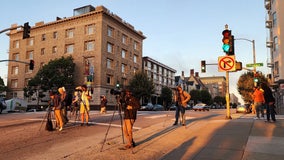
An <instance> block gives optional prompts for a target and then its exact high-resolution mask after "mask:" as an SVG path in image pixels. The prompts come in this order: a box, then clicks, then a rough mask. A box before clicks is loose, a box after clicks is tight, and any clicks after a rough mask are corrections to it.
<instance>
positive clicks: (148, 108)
mask: <svg viewBox="0 0 284 160" xmlns="http://www.w3.org/2000/svg"><path fill="white" fill-rule="evenodd" d="M153 108H154V106H153V104H152V103H147V104H146V105H142V106H141V108H140V110H141V111H152V110H153Z"/></svg>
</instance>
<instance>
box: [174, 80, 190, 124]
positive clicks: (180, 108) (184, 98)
mask: <svg viewBox="0 0 284 160" xmlns="http://www.w3.org/2000/svg"><path fill="white" fill-rule="evenodd" d="M190 98H191V96H190V94H189V93H187V92H186V91H184V90H183V89H182V88H181V86H180V85H178V86H177V89H176V93H175V101H176V115H175V118H176V120H175V123H174V124H173V125H177V124H178V120H179V117H180V116H181V123H182V125H183V126H185V108H186V107H187V102H188V101H189V100H190Z"/></svg>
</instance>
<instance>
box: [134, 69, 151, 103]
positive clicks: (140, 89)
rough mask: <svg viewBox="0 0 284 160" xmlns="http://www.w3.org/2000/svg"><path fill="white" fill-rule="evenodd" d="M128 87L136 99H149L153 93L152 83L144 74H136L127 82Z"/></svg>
mask: <svg viewBox="0 0 284 160" xmlns="http://www.w3.org/2000/svg"><path fill="white" fill-rule="evenodd" d="M129 87H130V88H131V91H132V93H133V95H134V96H135V97H137V98H138V99H141V97H147V98H150V97H151V95H152V94H153V93H154V83H153V81H152V80H151V79H150V78H148V76H147V74H146V73H144V72H138V73H136V74H135V75H134V76H133V78H132V79H131V80H130V81H129Z"/></svg>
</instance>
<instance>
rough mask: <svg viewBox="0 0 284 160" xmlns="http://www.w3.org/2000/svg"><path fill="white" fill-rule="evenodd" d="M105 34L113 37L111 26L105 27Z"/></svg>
mask: <svg viewBox="0 0 284 160" xmlns="http://www.w3.org/2000/svg"><path fill="white" fill-rule="evenodd" d="M107 35H108V36H109V37H113V28H112V27H110V26H108V27H107Z"/></svg>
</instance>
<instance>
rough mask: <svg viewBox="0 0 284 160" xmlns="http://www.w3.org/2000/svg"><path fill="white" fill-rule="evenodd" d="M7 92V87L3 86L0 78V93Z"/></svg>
mask: <svg viewBox="0 0 284 160" xmlns="http://www.w3.org/2000/svg"><path fill="white" fill-rule="evenodd" d="M5 91H7V86H5V84H4V80H3V79H2V77H0V93H2V92H5Z"/></svg>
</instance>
